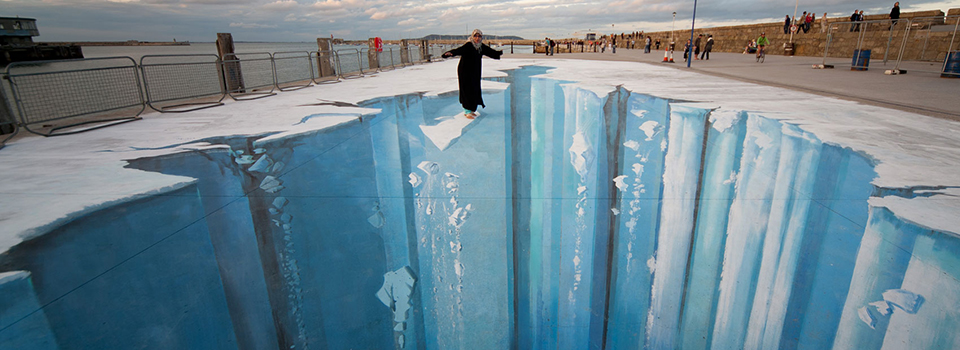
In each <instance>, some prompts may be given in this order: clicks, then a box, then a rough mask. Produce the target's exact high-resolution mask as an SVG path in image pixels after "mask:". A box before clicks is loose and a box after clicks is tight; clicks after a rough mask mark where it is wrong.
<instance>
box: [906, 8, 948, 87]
mask: <svg viewBox="0 0 960 350" xmlns="http://www.w3.org/2000/svg"><path fill="white" fill-rule="evenodd" d="M907 25H908V30H909V32H910V33H914V34H913V35H909V38H908V39H907V40H911V41H913V43H912V44H913V45H912V46H914V47H916V46H920V48H921V49H920V50H919V51H920V52H919V53H917V52H910V54H911V55H909V56H908V55H907V54H908V53H907V52H904V51H903V50H901V54H900V57H898V59H897V68H896V69H897V70H898V71H900V70H901V68H905V69H906V70H909V71H915V72H929V73H939V74H940V76H941V77H952V78H957V77H960V38H958V37H957V34H958V30H960V15H953V16H934V17H917V18H911V19H910V21H909V22H908V23H907ZM936 37H941V38H939V39H941V40H937V38H936ZM931 38H934V40H933V42H934V43H943V42H946V39H947V38H949V39H950V40H949V43H948V44H947V46H946V47H945V48H943V47H933V48H931V47H930V46H931V40H930V39H931ZM907 40H904V46H906V44H907ZM941 54H942V56H941ZM904 60H916V61H934V62H940V63H941V64H939V65H936V66H932V65H929V64H914V65H907V66H904V65H902V64H903V61H904ZM932 68H937V70H934V69H932Z"/></svg>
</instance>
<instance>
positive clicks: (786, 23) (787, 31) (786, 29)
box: [783, 15, 790, 34]
mask: <svg viewBox="0 0 960 350" xmlns="http://www.w3.org/2000/svg"><path fill="white" fill-rule="evenodd" d="M783 34H790V15H787V17H786V18H785V19H784V20H783Z"/></svg>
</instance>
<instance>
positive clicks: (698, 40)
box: [693, 34, 703, 59]
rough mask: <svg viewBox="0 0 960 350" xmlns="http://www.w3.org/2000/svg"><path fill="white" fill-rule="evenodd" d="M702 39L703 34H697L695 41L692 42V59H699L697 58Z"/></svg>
mask: <svg viewBox="0 0 960 350" xmlns="http://www.w3.org/2000/svg"><path fill="white" fill-rule="evenodd" d="M702 38H703V34H697V40H696V41H694V42H693V47H694V49H693V58H694V59H699V58H697V56H700V39H702Z"/></svg>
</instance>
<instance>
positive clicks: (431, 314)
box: [0, 66, 960, 349]
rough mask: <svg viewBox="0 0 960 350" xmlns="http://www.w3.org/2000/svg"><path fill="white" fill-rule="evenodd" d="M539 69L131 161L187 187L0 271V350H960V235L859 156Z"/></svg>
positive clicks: (718, 111) (754, 122)
mask: <svg viewBox="0 0 960 350" xmlns="http://www.w3.org/2000/svg"><path fill="white" fill-rule="evenodd" d="M547 70H548V68H546V67H537V66H529V67H524V68H522V69H516V70H512V71H509V72H507V77H506V78H499V81H502V82H505V83H508V84H509V85H508V87H507V88H506V89H505V90H502V91H488V92H485V95H484V100H485V101H486V102H487V105H488V108H487V109H485V110H484V112H483V115H482V116H480V117H479V118H477V119H475V120H473V121H467V120H465V119H456V118H451V117H450V116H454V115H457V114H458V113H460V107H459V104H458V103H457V100H456V96H443V95H441V96H422V95H420V94H408V95H399V96H395V97H392V98H381V99H377V100H373V101H368V102H366V103H362V105H363V106H364V107H371V108H376V109H378V110H379V113H377V114H375V115H370V116H364V117H363V118H362V121H360V120H357V121H356V122H352V123H347V124H342V125H338V126H336V127H331V128H328V129H324V130H320V131H314V132H310V133H305V134H298V135H287V136H283V137H265V136H267V135H247V136H232V137H223V138H218V139H211V140H202V141H205V142H208V143H211V144H215V145H222V147H211V148H208V149H205V150H202V151H196V152H192V153H179V154H171V155H166V156H162V157H154V158H148V159H136V160H132V161H131V162H130V165H129V166H130V167H131V168H135V169H141V170H145V171H155V172H161V173H165V174H174V175H183V176H190V177H193V178H195V179H197V180H196V182H195V183H194V184H192V185H190V186H187V187H184V188H181V189H179V190H176V191H173V192H170V193H166V194H164V195H159V196H156V197H152V198H147V199H143V200H139V201H135V202H131V203H126V204H122V205H118V206H114V207H110V208H107V209H104V210H101V211H98V212H94V213H91V214H88V215H85V216H83V217H80V218H77V219H75V220H73V221H71V222H69V223H66V224H64V225H63V226H61V227H58V228H55V229H54V230H53V231H51V232H48V233H47V234H44V235H41V236H39V237H37V238H35V239H32V240H30V241H27V242H24V243H23V244H20V245H18V246H16V247H14V248H13V249H11V250H10V251H8V252H7V253H4V254H3V255H0V271H2V272H0V312H2V313H0V348H7V347H11V346H12V347H11V348H18V349H19V348H23V349H73V348H97V349H125V348H130V347H142V348H158V349H159V348H164V349H166V348H203V349H326V348H331V349H346V348H365V349H386V348H394V349H451V348H482V349H507V348H519V349H556V348H562V349H586V348H608V349H675V348H683V349H741V348H742V349H770V348H783V349H795V348H816V349H831V348H832V349H852V348H856V349H938V348H953V347H958V346H960V336H958V335H957V334H956V332H955V331H954V330H955V329H956V328H957V327H958V326H960V324H958V323H960V321H958V320H960V310H958V308H957V307H956V305H960V282H957V281H958V280H960V258H958V257H960V239H958V238H957V236H956V234H955V233H951V232H937V231H932V230H930V229H927V228H924V226H922V223H912V222H905V221H903V220H901V219H900V218H898V217H897V216H896V215H894V214H893V213H892V212H891V211H890V210H889V209H887V208H884V207H879V206H871V205H870V202H869V200H870V198H871V197H876V196H882V195H884V194H885V193H889V192H890V191H893V190H891V189H881V188H875V187H874V186H873V185H872V184H871V180H872V179H874V177H875V176H876V173H875V172H874V170H873V169H874V166H875V164H873V163H872V162H871V161H870V160H869V158H868V157H866V156H864V155H862V154H859V153H857V152H853V151H851V150H849V149H845V148H842V147H839V146H836V145H832V144H827V143H824V142H821V141H820V140H819V139H818V138H817V137H816V135H813V134H811V133H809V132H807V131H805V130H803V129H802V128H801V127H799V126H796V125H791V124H789V123H785V122H780V121H778V120H775V119H771V118H766V117H764V115H763V112H762V111H741V110H728V109H724V108H722V107H709V108H707V107H704V105H703V104H702V103H696V101H674V100H666V99H663V98H659V97H656V96H650V95H644V94H637V93H633V92H631V91H628V90H625V89H623V88H619V87H609V88H608V89H605V90H604V89H602V88H597V87H590V88H588V87H584V86H580V85H578V83H576V82H570V81H559V80H555V79H552V78H549V77H546V76H542V75H540V74H542V73H544V72H546V71H547ZM92 334H95V335H96V336H91V335H92ZM115 334H123V335H124V336H122V337H117V336H115Z"/></svg>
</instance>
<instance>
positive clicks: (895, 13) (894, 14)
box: [890, 1, 900, 29]
mask: <svg viewBox="0 0 960 350" xmlns="http://www.w3.org/2000/svg"><path fill="white" fill-rule="evenodd" d="M890 19H892V20H893V21H891V22H890V29H893V26H895V25H897V22H899V21H898V20H899V19H900V2H899V1H897V2H895V3H893V9H891V10H890Z"/></svg>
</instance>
